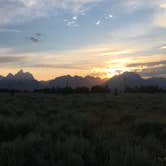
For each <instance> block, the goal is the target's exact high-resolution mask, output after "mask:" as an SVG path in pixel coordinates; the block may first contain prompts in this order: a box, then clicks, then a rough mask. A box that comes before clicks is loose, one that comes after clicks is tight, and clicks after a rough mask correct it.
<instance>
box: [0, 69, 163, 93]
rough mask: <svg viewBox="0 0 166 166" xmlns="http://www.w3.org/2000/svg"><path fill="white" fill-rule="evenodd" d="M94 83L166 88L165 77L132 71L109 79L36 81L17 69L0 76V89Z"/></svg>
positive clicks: (88, 77) (123, 87) (111, 85)
mask: <svg viewBox="0 0 166 166" xmlns="http://www.w3.org/2000/svg"><path fill="white" fill-rule="evenodd" d="M95 85H101V86H107V87H109V88H110V89H112V90H113V89H119V90H124V89H125V87H130V88H134V87H141V86H158V87H159V88H161V89H166V78H149V79H143V78H141V76H140V75H138V74H137V73H134V72H124V73H123V74H120V75H116V76H114V77H112V78H110V79H101V78H98V77H92V76H86V77H81V76H70V75H66V76H60V77H56V78H55V79H52V80H48V81H38V80H36V79H35V78H34V77H33V75H32V74H31V73H29V72H24V71H23V70H20V71H18V72H17V73H16V74H15V75H13V74H11V73H9V74H8V75H7V76H0V89H8V90H11V89H14V90H28V91H33V90H34V89H42V88H56V87H59V88H64V87H72V88H76V87H83V86H86V87H88V88H91V87H93V86H95Z"/></svg>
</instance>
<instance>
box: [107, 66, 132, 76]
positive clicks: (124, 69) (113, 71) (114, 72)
mask: <svg viewBox="0 0 166 166" xmlns="http://www.w3.org/2000/svg"><path fill="white" fill-rule="evenodd" d="M107 70H108V73H109V75H110V76H111V77H113V76H116V75H120V74H122V73H124V72H127V71H129V68H127V67H125V66H121V67H111V68H108V69H107Z"/></svg>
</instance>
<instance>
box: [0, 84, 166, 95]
mask: <svg viewBox="0 0 166 166" xmlns="http://www.w3.org/2000/svg"><path fill="white" fill-rule="evenodd" d="M3 92H10V93H21V92H29V91H27V90H24V91H23V90H16V89H0V93H3ZM32 92H35V93H56V94H72V93H85V94H87V93H113V94H114V95H115V96H116V95H118V94H120V93H166V89H162V88H159V87H158V86H140V87H137V86H136V87H132V88H131V87H126V88H125V90H124V91H122V90H120V89H118V88H115V89H111V88H109V87H107V86H99V85H97V86H93V87H92V88H88V87H86V86H83V87H76V88H72V87H69V86H68V87H64V88H60V87H56V88H55V87H53V88H42V89H35V90H34V91H32Z"/></svg>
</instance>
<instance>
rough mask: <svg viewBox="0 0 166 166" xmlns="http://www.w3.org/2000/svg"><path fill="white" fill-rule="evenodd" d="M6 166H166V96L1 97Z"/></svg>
mask: <svg viewBox="0 0 166 166" xmlns="http://www.w3.org/2000/svg"><path fill="white" fill-rule="evenodd" d="M0 165H1V166H165V165H166V94H164V93H163V94H162V93H161V94H157V93H156V94H143V93H142V94H139V93H135V94H128V93H126V94H117V95H114V94H109V93H107V94H104V93H103V94H98V93H94V94H66V95H62V94H40V93H0Z"/></svg>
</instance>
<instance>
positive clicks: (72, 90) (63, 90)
mask: <svg viewBox="0 0 166 166" xmlns="http://www.w3.org/2000/svg"><path fill="white" fill-rule="evenodd" d="M34 92H42V93H61V94H68V93H109V92H110V89H109V88H108V87H107V86H93V87H92V88H88V87H85V86H83V87H77V88H72V87H64V88H58V87H57V88H44V89H36V90H34Z"/></svg>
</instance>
